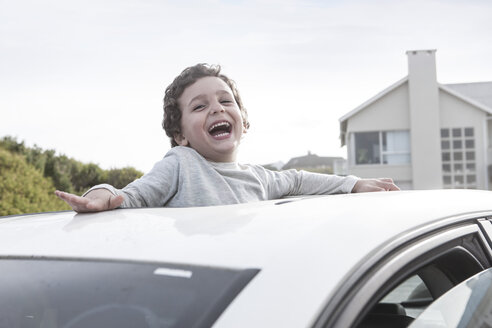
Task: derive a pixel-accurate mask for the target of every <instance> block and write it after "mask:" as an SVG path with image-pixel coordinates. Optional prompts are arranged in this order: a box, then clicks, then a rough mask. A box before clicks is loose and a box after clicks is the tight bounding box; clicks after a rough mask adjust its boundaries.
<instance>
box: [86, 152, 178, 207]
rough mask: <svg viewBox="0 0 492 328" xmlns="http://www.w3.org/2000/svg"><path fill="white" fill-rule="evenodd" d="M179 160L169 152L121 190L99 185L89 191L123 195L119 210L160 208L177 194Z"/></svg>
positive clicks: (107, 185)
mask: <svg viewBox="0 0 492 328" xmlns="http://www.w3.org/2000/svg"><path fill="white" fill-rule="evenodd" d="M178 172H179V160H178V158H177V155H175V153H174V152H172V151H170V152H168V153H167V154H166V156H165V157H164V158H163V159H162V160H161V161H159V162H157V163H156V164H155V165H154V167H153V168H152V169H151V170H150V172H148V173H147V174H145V175H144V176H142V177H141V178H140V179H137V180H135V181H133V182H131V183H130V184H128V185H127V186H126V187H124V188H123V189H117V188H115V187H113V186H111V185H109V184H100V185H96V186H94V187H92V188H91V189H89V190H88V191H87V192H86V193H85V194H84V195H83V196H85V195H86V194H87V193H88V192H90V191H92V190H95V189H106V190H109V191H110V192H111V193H113V194H114V195H123V196H124V198H125V200H124V201H123V204H121V206H120V207H121V208H128V207H162V206H164V205H165V204H166V203H167V202H168V201H169V199H171V197H172V196H173V195H174V194H175V193H176V192H177V186H178V176H179V174H178Z"/></svg>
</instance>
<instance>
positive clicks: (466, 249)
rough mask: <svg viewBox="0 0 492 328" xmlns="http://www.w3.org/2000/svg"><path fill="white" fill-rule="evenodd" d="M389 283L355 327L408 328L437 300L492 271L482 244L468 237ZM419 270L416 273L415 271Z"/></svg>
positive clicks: (445, 248)
mask: <svg viewBox="0 0 492 328" xmlns="http://www.w3.org/2000/svg"><path fill="white" fill-rule="evenodd" d="M412 266H413V268H414V270H413V271H410V272H409V271H407V270H402V272H401V273H399V274H397V275H396V276H395V277H394V278H393V279H392V281H390V282H388V284H387V289H389V291H387V292H385V293H384V296H382V297H380V298H379V299H378V301H377V302H376V304H374V305H370V306H369V307H368V308H369V310H368V311H367V312H366V313H365V314H364V315H363V316H362V318H361V319H360V321H359V322H358V323H357V324H356V325H355V327H357V328H372V327H380V328H385V327H392V328H400V327H408V326H409V325H410V324H411V323H412V322H413V321H414V319H415V318H416V317H417V316H418V315H419V314H420V313H422V312H423V311H424V310H425V309H426V308H427V307H428V306H429V305H430V304H431V303H432V302H434V300H436V299H437V298H439V297H440V296H441V295H443V294H445V293H446V292H447V291H449V290H450V289H451V288H453V287H454V286H456V285H458V284H459V283H460V282H462V281H464V280H466V279H467V278H469V277H471V276H473V275H475V274H477V273H479V272H481V271H483V270H485V269H486V268H488V267H490V260H489V258H488V256H486V255H485V252H484V251H483V249H482V247H480V245H479V241H478V240H477V238H475V237H474V236H467V237H464V238H461V239H460V240H458V241H455V242H453V243H452V244H450V245H447V246H445V247H441V249H439V250H436V251H435V252H433V254H427V255H426V256H425V258H422V259H417V260H416V261H415V263H413V264H410V265H409V267H412ZM415 267H417V269H415Z"/></svg>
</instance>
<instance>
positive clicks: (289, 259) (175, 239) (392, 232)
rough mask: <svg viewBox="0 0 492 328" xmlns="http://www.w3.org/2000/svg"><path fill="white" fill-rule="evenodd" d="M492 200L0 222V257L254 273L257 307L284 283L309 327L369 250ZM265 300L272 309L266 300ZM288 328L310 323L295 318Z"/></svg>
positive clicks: (391, 198)
mask: <svg viewBox="0 0 492 328" xmlns="http://www.w3.org/2000/svg"><path fill="white" fill-rule="evenodd" d="M491 200H492V192H488V191H477V190H475V191H472V190H430V191H401V192H384V193H364V194H344V195H333V196H314V197H298V198H287V199H282V200H274V201H264V202H256V203H248V204H238V205H226V206H213V207H197V208H141V209H118V210H113V211H107V212H101V213H90V214H76V213H74V212H71V211H69V212H57V213H44V214H34V215H27V216H11V217H3V218H0V257H34V258H45V257H55V258H80V259H109V260H130V261H146V262H164V263H183V264H193V265H205V266H217V267H227V268H238V269H241V268H258V269H260V270H261V271H260V273H259V275H258V277H257V278H255V286H254V287H251V290H248V288H249V286H248V287H247V288H246V294H247V295H246V296H248V295H249V296H250V297H252V298H253V299H254V297H255V295H256V296H258V295H259V294H261V293H264V291H265V290H270V291H272V295H273V294H275V293H277V294H278V293H280V294H282V293H285V286H286V285H288V286H289V295H291V296H292V297H296V298H298V299H302V300H303V302H302V303H303V305H302V306H301V308H299V309H297V310H296V311H297V312H299V311H300V312H302V311H305V312H306V313H304V320H307V318H308V317H312V313H311V314H310V315H308V312H310V311H312V308H313V307H314V308H316V306H317V307H319V304H321V303H322V301H323V298H326V295H327V293H329V291H332V290H334V289H335V287H336V285H337V284H338V283H339V282H340V281H342V280H343V278H344V276H345V275H346V274H347V272H349V271H350V270H351V269H352V268H353V267H354V266H356V265H357V264H358V263H359V262H360V261H362V260H363V259H364V257H365V256H367V254H368V253H370V252H371V251H372V250H374V249H377V248H378V247H380V246H381V245H383V244H385V243H388V242H389V241H390V240H393V239H395V238H398V236H404V235H405V233H408V232H409V231H418V230H419V229H429V227H432V226H433V225H434V226H438V225H442V224H446V223H449V222H453V220H457V217H459V216H463V215H465V216H467V215H472V216H477V215H482V214H484V215H486V214H487V215H491V214H492V201H491ZM293 282H295V283H293ZM320 285H321V286H323V291H322V292H321V291H319V290H318V289H319V287H320ZM262 297H263V298H264V299H265V303H267V302H268V297H269V296H265V295H263V296H262ZM272 297H273V296H272ZM303 297H305V298H303ZM273 301H274V300H273V299H272V302H273ZM287 301H288V300H286V302H287ZM239 302H241V301H239ZM315 304H317V305H316V306H315ZM258 306H259V305H258ZM267 308H268V306H267V307H265V305H261V307H258V308H257V309H256V310H255V311H259V312H258V316H259V317H261V315H260V314H259V313H261V311H263V312H265V316H266V315H267V312H266V311H269V312H272V311H273V312H274V310H278V311H280V310H279V308H278V304H277V305H271V308H270V310H267ZM318 310H320V309H319V308H318ZM233 311H234V310H233ZM238 311H240V310H238ZM272 315H274V314H272ZM296 318H297V317H296ZM224 320H225V322H226V323H227V316H226V319H224ZM298 320H301V319H298ZM219 322H220V321H219ZM277 323H278V322H276V323H275V324H277ZM286 323H288V326H292V327H295V326H296V324H297V325H298V326H303V325H305V322H300V321H299V322H296V320H295V319H294V318H291V319H290V320H286ZM229 324H231V323H229ZM272 324H273V322H272ZM224 326H227V324H224Z"/></svg>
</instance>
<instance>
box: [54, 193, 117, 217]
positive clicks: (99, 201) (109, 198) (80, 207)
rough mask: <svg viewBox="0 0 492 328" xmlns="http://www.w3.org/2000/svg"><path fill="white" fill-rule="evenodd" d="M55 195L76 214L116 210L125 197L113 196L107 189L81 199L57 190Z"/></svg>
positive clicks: (88, 194)
mask: <svg viewBox="0 0 492 328" xmlns="http://www.w3.org/2000/svg"><path fill="white" fill-rule="evenodd" d="M55 195H57V196H58V197H59V198H60V199H62V200H64V201H65V202H66V203H67V204H68V205H70V207H72V209H73V210H74V211H75V212H78V213H85V212H100V211H107V210H112V209H115V208H116V207H118V206H120V205H121V204H122V203H123V200H124V198H123V196H121V195H120V196H116V195H113V193H111V192H110V191H109V190H107V189H95V190H92V191H90V192H88V193H87V194H86V195H85V196H84V197H80V196H77V195H74V194H70V193H68V192H63V191H59V190H56V191H55Z"/></svg>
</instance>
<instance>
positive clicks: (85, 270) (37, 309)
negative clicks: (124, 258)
mask: <svg viewBox="0 0 492 328" xmlns="http://www.w3.org/2000/svg"><path fill="white" fill-rule="evenodd" d="M0 272H1V274H0V327H9V328H16V327H22V328H24V327H26V328H27V327H55V328H57V327H60V328H62V327H64V328H81V327H91V328H92V327H118V328H122V327H152V328H153V327H209V326H211V325H212V324H213V322H214V321H215V320H216V319H217V318H218V316H219V315H220V314H221V313H222V311H223V310H224V309H225V308H226V307H227V305H228V304H229V303H230V302H231V301H232V299H233V298H234V297H235V296H236V295H237V294H238V293H239V291H240V290H241V289H242V288H243V287H244V286H245V285H246V284H247V283H248V282H249V281H250V280H251V279H252V278H253V277H254V275H255V274H256V273H257V272H258V270H255V269H248V270H231V269H224V268H213V267H199V266H185V265H173V264H162V263H161V264H151V263H122V262H99V261H67V260H25V259H3V260H0Z"/></svg>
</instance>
